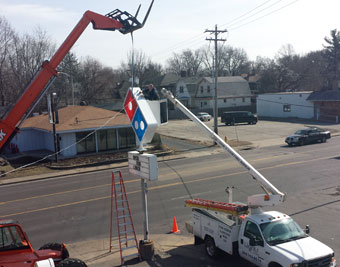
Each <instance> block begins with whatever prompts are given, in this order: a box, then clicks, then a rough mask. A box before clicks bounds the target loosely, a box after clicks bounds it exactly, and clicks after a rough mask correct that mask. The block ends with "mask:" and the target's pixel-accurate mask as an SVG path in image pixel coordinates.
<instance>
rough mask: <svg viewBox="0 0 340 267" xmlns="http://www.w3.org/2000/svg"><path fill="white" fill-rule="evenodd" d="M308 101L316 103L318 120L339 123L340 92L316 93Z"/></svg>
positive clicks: (324, 91)
mask: <svg viewBox="0 0 340 267" xmlns="http://www.w3.org/2000/svg"><path fill="white" fill-rule="evenodd" d="M307 100H308V101H311V102H313V103H314V118H315V119H316V120H321V121H326V122H335V123H339V117H340V90H323V91H314V92H312V93H311V94H310V96H309V97H308V98H307Z"/></svg>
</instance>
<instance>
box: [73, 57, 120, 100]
mask: <svg viewBox="0 0 340 267" xmlns="http://www.w3.org/2000/svg"><path fill="white" fill-rule="evenodd" d="M77 79H78V82H79V84H80V88H81V90H80V92H79V94H80V99H81V100H83V101H86V102H87V103H88V104H90V103H92V104H94V103H99V102H105V99H106V100H107V99H108V98H109V97H112V94H111V93H112V88H114V87H115V86H116V82H117V80H116V78H115V74H114V71H113V69H112V68H109V67H104V66H103V65H102V64H101V63H100V62H99V61H98V60H96V59H94V58H91V57H87V58H86V59H85V60H84V61H82V62H81V63H80V71H79V76H78V77H77Z"/></svg>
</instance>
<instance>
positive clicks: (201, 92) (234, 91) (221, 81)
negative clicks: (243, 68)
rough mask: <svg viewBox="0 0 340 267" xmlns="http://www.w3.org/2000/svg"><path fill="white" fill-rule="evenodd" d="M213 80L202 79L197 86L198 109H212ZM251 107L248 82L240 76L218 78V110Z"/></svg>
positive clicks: (209, 78)
mask: <svg viewBox="0 0 340 267" xmlns="http://www.w3.org/2000/svg"><path fill="white" fill-rule="evenodd" d="M214 95H215V80H214V78H211V77H203V78H202V79H201V80H200V81H199V82H198V84H197V91H196V100H197V102H198V105H199V107H198V108H200V109H211V108H213V107H214ZM250 105H251V92H250V88H249V84H248V82H247V81H246V80H245V79H243V78H242V77H241V76H228V77H218V79H217V106H218V108H219V109H220V108H232V107H244V106H250Z"/></svg>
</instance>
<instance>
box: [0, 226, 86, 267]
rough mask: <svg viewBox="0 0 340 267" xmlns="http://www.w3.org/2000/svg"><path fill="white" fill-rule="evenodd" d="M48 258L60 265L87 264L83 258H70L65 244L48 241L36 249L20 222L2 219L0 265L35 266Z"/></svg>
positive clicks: (82, 266) (81, 265) (6, 266)
mask: <svg viewBox="0 0 340 267" xmlns="http://www.w3.org/2000/svg"><path fill="white" fill-rule="evenodd" d="M46 259H52V260H53V262H54V264H55V265H56V266H58V267H65V266H68V267H71V266H72V267H84V266H86V264H85V263H84V262H83V261H81V260H78V259H71V258H69V253H68V251H67V248H66V246H65V245H64V244H59V243H47V244H45V245H43V246H42V247H41V248H39V250H34V249H33V247H32V245H31V243H30V241H29V239H28V237H27V235H26V233H25V232H24V230H23V229H22V227H21V226H20V224H19V223H18V222H16V221H14V220H0V267H23V266H30V267H33V266H35V264H36V263H37V262H39V261H42V260H46Z"/></svg>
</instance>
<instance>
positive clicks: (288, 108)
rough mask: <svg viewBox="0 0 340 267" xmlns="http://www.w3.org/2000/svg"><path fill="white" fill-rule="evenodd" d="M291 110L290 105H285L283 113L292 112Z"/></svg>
mask: <svg viewBox="0 0 340 267" xmlns="http://www.w3.org/2000/svg"><path fill="white" fill-rule="evenodd" d="M290 111H291V109H290V105H288V104H287V105H283V112H290Z"/></svg>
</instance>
